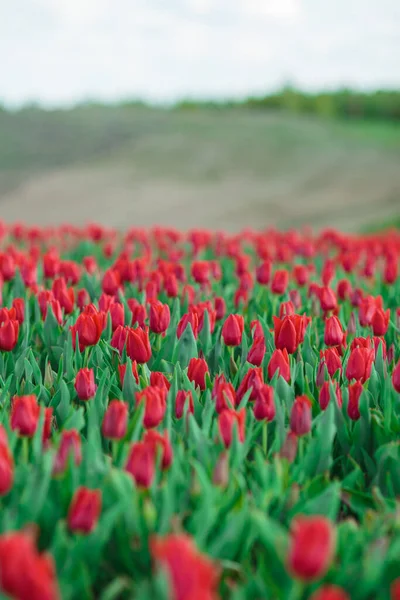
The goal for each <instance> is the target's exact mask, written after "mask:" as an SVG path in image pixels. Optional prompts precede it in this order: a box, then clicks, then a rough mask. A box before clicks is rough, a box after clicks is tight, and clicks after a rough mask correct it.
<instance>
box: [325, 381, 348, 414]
mask: <svg viewBox="0 0 400 600" xmlns="http://www.w3.org/2000/svg"><path fill="white" fill-rule="evenodd" d="M330 383H331V382H330V381H324V383H323V384H322V387H321V389H320V391H319V405H320V407H321V410H325V409H326V408H327V407H328V404H329V402H330V399H331V388H330ZM334 387H335V393H336V400H337V403H338V406H339V407H341V406H342V403H343V400H342V393H341V391H340V387H339V384H338V383H337V382H336V385H335V384H334Z"/></svg>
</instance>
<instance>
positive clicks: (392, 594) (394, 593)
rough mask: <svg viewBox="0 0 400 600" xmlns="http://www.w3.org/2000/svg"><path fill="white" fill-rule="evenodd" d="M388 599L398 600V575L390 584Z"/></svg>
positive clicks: (399, 595)
mask: <svg viewBox="0 0 400 600" xmlns="http://www.w3.org/2000/svg"><path fill="white" fill-rule="evenodd" d="M390 600H400V577H398V578H397V579H395V580H394V581H393V583H392V585H391V586H390Z"/></svg>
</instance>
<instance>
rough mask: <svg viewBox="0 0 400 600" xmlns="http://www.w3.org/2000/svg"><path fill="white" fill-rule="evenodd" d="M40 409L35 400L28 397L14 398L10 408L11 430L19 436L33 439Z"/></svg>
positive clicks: (32, 396) (32, 397) (34, 397)
mask: <svg viewBox="0 0 400 600" xmlns="http://www.w3.org/2000/svg"><path fill="white" fill-rule="evenodd" d="M39 414H40V407H39V405H38V403H37V398H36V396H34V395H33V394H32V395H30V396H14V398H13V400H12V406H11V429H13V430H14V431H17V432H18V433H19V435H20V436H23V437H33V436H34V434H35V432H36V429H37V426H38V423H39Z"/></svg>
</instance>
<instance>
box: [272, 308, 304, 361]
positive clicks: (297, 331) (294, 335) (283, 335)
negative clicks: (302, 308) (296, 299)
mask: <svg viewBox="0 0 400 600" xmlns="http://www.w3.org/2000/svg"><path fill="white" fill-rule="evenodd" d="M273 320H274V334H275V347H276V348H277V349H278V350H283V349H286V350H287V352H288V353H289V354H293V353H294V352H295V351H296V350H297V348H298V346H299V344H301V343H302V342H303V340H304V334H305V330H306V328H307V326H308V324H309V322H310V321H311V319H310V318H309V317H306V316H305V315H303V316H300V315H290V316H287V317H284V318H283V319H279V318H278V317H275V316H274V317H273Z"/></svg>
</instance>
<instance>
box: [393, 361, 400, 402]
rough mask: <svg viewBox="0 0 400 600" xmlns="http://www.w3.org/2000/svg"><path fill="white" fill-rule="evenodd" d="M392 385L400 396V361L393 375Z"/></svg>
mask: <svg viewBox="0 0 400 600" xmlns="http://www.w3.org/2000/svg"><path fill="white" fill-rule="evenodd" d="M392 383H393V387H394V389H395V390H396V392H397V393H398V394H400V360H399V362H398V363H397V365H396V366H395V368H394V369H393V373H392Z"/></svg>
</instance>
